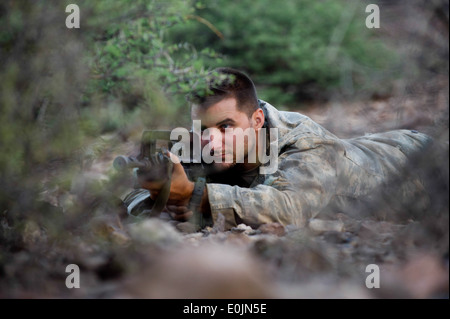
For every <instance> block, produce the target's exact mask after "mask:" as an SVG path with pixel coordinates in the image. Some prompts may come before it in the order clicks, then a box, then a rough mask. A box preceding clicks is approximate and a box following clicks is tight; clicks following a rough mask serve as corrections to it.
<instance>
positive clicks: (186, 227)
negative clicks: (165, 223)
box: [175, 222, 197, 234]
mask: <svg viewBox="0 0 450 319" xmlns="http://www.w3.org/2000/svg"><path fill="white" fill-rule="evenodd" d="M175 227H176V228H177V229H178V230H179V231H180V232H182V233H184V234H192V233H196V232H197V226H195V225H194V224H193V223H191V222H182V223H178V224H176V226H175Z"/></svg>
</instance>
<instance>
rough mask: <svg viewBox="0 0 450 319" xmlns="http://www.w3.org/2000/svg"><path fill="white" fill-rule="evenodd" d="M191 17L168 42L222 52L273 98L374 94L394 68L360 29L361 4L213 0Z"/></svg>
mask: <svg viewBox="0 0 450 319" xmlns="http://www.w3.org/2000/svg"><path fill="white" fill-rule="evenodd" d="M195 17H197V18H196V19H195V18H192V19H191V22H190V24H189V25H188V27H187V26H183V28H182V29H179V28H175V29H174V30H173V32H172V33H171V37H172V39H173V41H175V42H176V41H181V40H188V41H189V42H191V43H193V44H194V45H195V46H196V47H198V48H202V47H211V48H213V49H214V50H216V51H217V52H219V53H221V54H224V55H225V57H226V60H225V62H224V63H225V64H226V65H227V66H231V67H235V68H239V69H243V70H245V71H247V72H248V73H249V74H250V75H251V76H252V78H253V79H254V80H255V82H256V84H257V86H259V87H260V90H259V91H260V93H261V94H262V95H261V97H263V98H268V99H271V100H273V103H276V104H279V103H281V104H293V103H298V101H299V100H300V101H301V100H303V99H305V98H306V99H317V98H327V97H329V96H330V95H331V94H332V93H333V92H339V93H344V94H345V93H347V94H348V95H351V94H354V93H355V90H356V89H363V90H366V89H370V90H372V91H373V92H376V91H377V90H378V89H384V88H383V87H381V86H382V84H383V83H385V80H386V77H387V78H391V77H392V74H393V71H389V69H390V65H391V64H390V63H391V62H392V61H393V58H394V56H393V53H392V52H390V51H388V50H387V49H386V47H385V46H384V45H382V44H381V43H380V41H379V40H377V39H376V38H374V35H373V33H370V32H369V30H368V29H367V28H366V26H365V19H366V13H365V6H364V5H363V4H362V3H360V2H355V1H339V0H321V1H317V0H285V1H276V2H274V1H270V0H259V1H252V0H241V1H238V2H236V1H226V0H214V1H208V2H207V4H206V5H204V6H197V9H196V12H195ZM199 17H201V18H202V19H200V18H199ZM199 21H200V22H202V21H207V22H208V23H199ZM211 26H213V27H214V29H212V27H211ZM218 32H220V33H218ZM222 64H223V63H222ZM216 65H217V64H214V66H216Z"/></svg>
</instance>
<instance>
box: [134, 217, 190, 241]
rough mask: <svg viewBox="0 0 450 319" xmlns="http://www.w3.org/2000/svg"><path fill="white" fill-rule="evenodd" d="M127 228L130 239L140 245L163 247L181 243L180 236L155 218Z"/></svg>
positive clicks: (166, 224)
mask: <svg viewBox="0 0 450 319" xmlns="http://www.w3.org/2000/svg"><path fill="white" fill-rule="evenodd" d="M128 227H129V232H130V236H131V238H132V239H133V240H134V241H137V242H139V243H142V244H157V245H162V246H163V245H167V244H169V245H170V244H178V243H180V242H181V241H182V235H181V234H180V233H179V232H178V231H177V230H176V229H175V228H174V227H173V226H171V225H170V224H168V223H166V222H164V221H161V220H159V219H157V218H149V219H146V220H143V221H140V222H138V223H134V224H130V225H129V226H128Z"/></svg>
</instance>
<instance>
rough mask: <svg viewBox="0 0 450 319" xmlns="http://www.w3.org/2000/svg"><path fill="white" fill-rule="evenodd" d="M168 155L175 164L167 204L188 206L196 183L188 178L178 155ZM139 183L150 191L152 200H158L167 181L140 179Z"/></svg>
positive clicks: (168, 153)
mask: <svg viewBox="0 0 450 319" xmlns="http://www.w3.org/2000/svg"><path fill="white" fill-rule="evenodd" d="M166 155H167V156H169V157H170V159H171V160H172V162H173V170H172V180H171V184H170V195H169V200H168V201H167V204H168V205H175V206H188V204H189V201H190V199H191V196H192V192H193V191H194V182H191V181H190V180H189V179H188V178H187V175H186V172H185V171H184V168H183V166H182V165H181V163H180V160H179V159H178V157H177V156H176V155H174V154H172V153H170V152H167V154H166ZM139 183H140V184H141V187H142V188H145V189H147V190H149V191H150V197H151V198H152V199H156V197H157V196H158V195H159V193H160V191H161V188H162V186H163V185H164V183H165V181H151V180H148V179H145V178H139Z"/></svg>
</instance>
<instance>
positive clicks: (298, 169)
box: [207, 101, 430, 228]
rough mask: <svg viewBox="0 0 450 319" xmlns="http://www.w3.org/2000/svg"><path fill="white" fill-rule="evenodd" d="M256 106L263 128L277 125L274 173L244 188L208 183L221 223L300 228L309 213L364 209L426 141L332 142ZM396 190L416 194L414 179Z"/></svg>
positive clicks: (325, 134)
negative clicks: (277, 225) (264, 118)
mask: <svg viewBox="0 0 450 319" xmlns="http://www.w3.org/2000/svg"><path fill="white" fill-rule="evenodd" d="M260 106H261V107H262V108H263V110H264V112H265V115H266V120H267V124H268V127H276V128H278V154H279V157H278V170H277V172H275V173H274V174H271V175H266V176H261V175H259V174H257V176H255V180H254V181H253V183H252V184H251V185H250V187H248V188H246V187H239V186H237V185H235V186H231V185H224V184H215V183H208V184H207V190H208V197H209V203H210V206H211V212H212V217H213V220H217V217H218V215H219V213H221V214H222V215H223V216H224V217H225V220H226V228H230V227H233V226H235V225H236V224H239V223H241V222H242V223H245V224H247V225H252V226H257V225H260V224H263V223H270V222H279V223H281V224H283V225H287V224H295V225H297V226H302V225H304V224H305V223H306V222H307V220H308V219H310V218H313V217H318V216H320V217H322V216H323V217H324V216H328V217H329V216H330V215H333V214H334V215H335V214H336V213H338V212H342V213H347V214H353V215H354V214H361V213H364V212H367V209H368V207H369V205H373V204H374V200H377V197H379V196H380V189H381V190H385V189H384V188H383V187H386V186H387V185H388V184H389V182H390V181H393V180H396V177H400V178H401V175H402V174H403V173H404V169H405V168H406V167H407V166H408V158H409V157H410V156H413V154H415V153H416V152H419V151H420V150H422V149H424V148H425V147H426V146H427V145H428V144H429V142H430V138H429V137H428V136H426V135H424V134H421V133H419V132H417V131H410V130H396V131H391V132H386V133H379V134H370V135H366V136H364V137H358V138H353V139H339V138H338V137H336V136H335V135H333V134H332V133H330V132H329V131H327V130H326V129H324V128H323V127H322V126H320V125H319V124H317V123H315V122H314V121H312V120H311V119H310V118H308V117H307V116H304V115H302V114H300V113H294V112H282V111H278V110H276V109H275V108H274V107H273V106H271V105H270V104H268V103H265V102H263V101H260ZM402 187H403V188H404V192H402V194H403V195H404V196H405V197H408V196H411V195H412V194H416V193H422V194H423V192H422V191H423V186H422V185H421V183H420V181H418V180H417V179H413V180H412V181H411V182H410V183H408V184H407V185H403V184H402ZM398 200H399V201H400V200H403V199H400V198H398ZM405 200H407V199H405Z"/></svg>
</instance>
